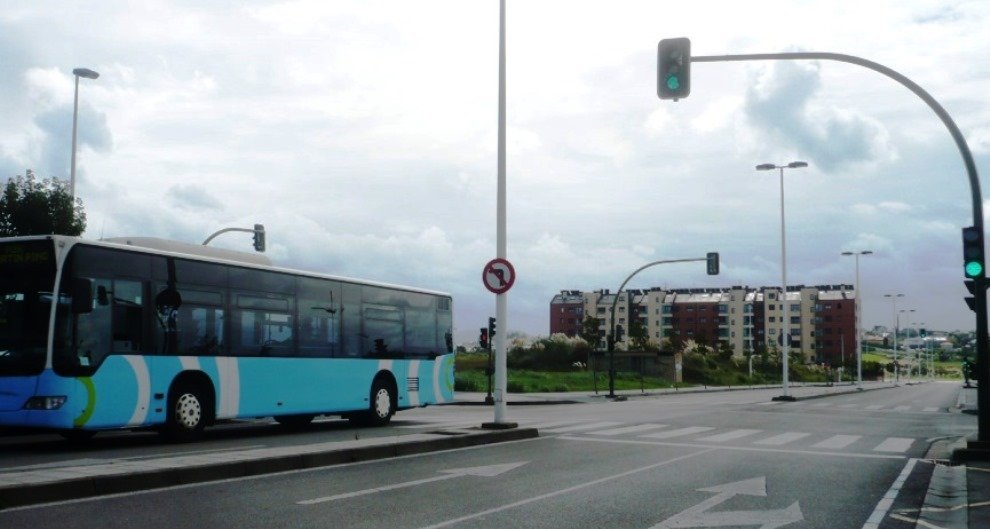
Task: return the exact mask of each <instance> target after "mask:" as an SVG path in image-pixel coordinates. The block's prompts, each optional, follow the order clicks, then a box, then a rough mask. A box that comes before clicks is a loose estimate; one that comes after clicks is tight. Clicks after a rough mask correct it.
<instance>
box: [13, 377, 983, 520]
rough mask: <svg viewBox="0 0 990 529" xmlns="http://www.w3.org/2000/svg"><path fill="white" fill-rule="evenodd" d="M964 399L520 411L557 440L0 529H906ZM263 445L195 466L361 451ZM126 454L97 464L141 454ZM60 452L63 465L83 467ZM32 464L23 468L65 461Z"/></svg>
mask: <svg viewBox="0 0 990 529" xmlns="http://www.w3.org/2000/svg"><path fill="white" fill-rule="evenodd" d="M958 392H959V385H958V384H942V383H934V384H922V385H914V386H905V387H898V388H891V389H883V390H877V391H868V392H863V393H858V394H853V395H844V396H832V397H827V398H822V399H811V400H806V401H799V402H796V403H777V402H772V401H770V400H769V399H770V397H771V396H773V395H776V394H779V390H775V391H774V390H769V391H752V392H749V391H747V392H733V393H711V394H695V395H678V396H664V397H659V398H642V399H630V400H629V401H626V402H608V401H604V399H602V400H600V401H596V402H593V403H588V404H577V405H557V406H525V407H510V408H509V415H510V419H511V420H514V421H518V422H520V423H521V424H524V425H527V426H529V425H532V426H536V427H538V428H539V429H540V432H541V437H540V438H538V439H534V440H528V441H518V442H512V443H505V444H498V445H491V446H484V447H479V448H473V449H462V450H455V451H449V452H440V453H433V454H427V455H420V456H411V457H406V458H398V459H390V460H381V461H376V462H367V463H358V464H352V465H344V466H337V467H330V468H322V469H313V470H308V471H297V472H290V473H283V474H278V475H269V476H262V477H256V478H249V479H238V480H229V481H225V482H217V483H208V484H201V485H195V486H185V487H181V488H173V489H166V490H158V491H148V492H143V493H132V494H127V495H121V496H116V497H105V498H99V499H93V500H85V501H76V502H67V503H62V504H50V505H43V506H36V507H30V508H24V509H12V510H8V511H3V512H0V527H4V528H11V529H13V528H21V527H24V528H27V527H32V528H34V527H64V528H71V527H106V528H114V527H134V526H142V527H145V528H155V527H163V528H164V527H168V528H174V529H178V528H186V527H188V528H198V527H239V528H255V527H257V528H262V527H264V528H268V527H293V528H296V527H348V528H350V527H356V528H357V527H396V528H425V527H472V528H474V527H493V528H494V527H500V528H502V527H567V528H585V527H586V528H596V529H597V528H601V527H609V528H626V527H628V528H637V529H638V528H643V529H665V528H674V527H762V528H764V529H770V528H773V527H788V528H792V527H793V528H811V527H815V528H829V529H834V528H843V527H849V528H861V527H871V528H872V527H880V528H884V529H889V528H894V529H897V528H901V527H905V528H906V527H913V525H908V524H906V523H904V522H901V521H898V520H897V519H895V518H892V517H891V516H889V515H890V513H893V512H897V513H910V512H911V510H912V509H917V508H918V507H919V506H920V503H921V499H922V497H923V495H924V493H925V489H926V486H927V476H928V475H929V474H930V473H931V469H932V465H931V464H930V463H928V462H925V461H923V460H920V458H923V457H924V456H925V454H926V452H927V451H928V449H929V447H930V445H931V443H932V442H933V441H935V440H936V439H937V438H940V437H959V436H963V435H966V434H969V433H971V432H973V431H975V428H976V421H975V417H973V416H971V415H964V414H960V413H957V412H955V411H954V410H953V408H954V406H955V403H956V398H957V395H958ZM397 419H398V420H397V421H396V423H395V425H394V426H393V427H390V428H388V429H385V433H382V434H387V432H388V431H392V432H403V433H408V432H409V431H415V430H418V429H436V428H438V427H442V426H453V425H469V424H476V423H480V422H481V421H485V420H490V419H491V410H490V409H488V408H479V407H445V408H432V409H425V410H415V411H411V412H406V413H404V414H400V415H399V416H398V417H397ZM251 428H254V429H255V430H251V429H250V428H249V429H247V430H245V431H240V433H236V432H238V431H239V430H237V429H236V428H235V429H233V431H234V432H235V433H226V434H223V435H221V436H220V438H219V439H210V440H208V441H207V442H205V443H200V444H199V445H197V446H195V448H196V449H200V450H211V449H222V448H219V447H220V446H222V445H224V444H225V443H234V444H238V443H240V444H247V443H255V444H257V443H271V442H289V443H293V442H305V441H304V440H305V439H309V436H313V435H321V436H326V435H351V434H352V433H353V430H347V429H344V428H343V427H342V426H341V427H337V426H336V425H334V427H333V428H330V427H322V428H323V429H324V430H321V427H320V426H317V429H316V431H315V432H313V431H311V432H307V433H304V434H296V435H277V434H269V435H262V436H261V437H259V433H260V432H265V431H272V430H271V429H268V430H266V429H264V428H261V427H258V426H252V427H251ZM137 437H140V436H133V437H132V439H133V438H137ZM113 439H115V438H114V437H110V442H108V443H107V445H106V446H101V445H96V447H95V448H89V449H88V450H91V452H89V456H97V457H116V456H119V455H120V454H119V453H118V451H121V450H123V451H124V452H127V451H128V450H138V449H139V448H140V447H138V448H135V447H133V446H126V447H120V446H117V445H115V442H114V441H113ZM62 446H63V450H62V451H61V455H62V457H70V458H73V459H78V458H79V454H78V453H76V454H72V453H68V455H67V454H66V453H65V450H64V445H62ZM184 448H185V449H189V448H190V447H189V446H186V447H184ZM143 449H146V450H159V449H161V450H166V449H172V447H163V446H160V445H156V444H150V445H147V446H145V447H144V448H143ZM19 450H20V452H19V455H18V456H17V458H19V460H20V462H24V461H25V460H26V459H31V458H32V457H34V458H38V457H42V458H43V457H54V458H56V459H57V456H58V455H59V454H52V453H43V454H40V455H39V454H31V453H30V450H28V449H27V448H25V447H21V448H20V449H19ZM25 458H26V459H25ZM4 459H6V458H4ZM50 464H57V463H54V462H53V463H50ZM888 494H890V495H892V497H893V496H896V501H894V502H893V503H892V504H889V505H888V504H885V503H884V502H882V501H881V500H882V499H883V498H884V496H885V495H888ZM871 520H872V522H871ZM873 522H875V524H874V525H870V524H871V523H873Z"/></svg>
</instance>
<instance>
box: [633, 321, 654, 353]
mask: <svg viewBox="0 0 990 529" xmlns="http://www.w3.org/2000/svg"><path fill="white" fill-rule="evenodd" d="M629 343H630V344H631V345H632V349H634V350H637V351H646V350H648V349H649V348H650V332H649V329H647V328H646V326H645V325H643V324H642V323H641V322H640V321H639V319H638V318H637V319H634V320H632V321H631V322H630V323H629Z"/></svg>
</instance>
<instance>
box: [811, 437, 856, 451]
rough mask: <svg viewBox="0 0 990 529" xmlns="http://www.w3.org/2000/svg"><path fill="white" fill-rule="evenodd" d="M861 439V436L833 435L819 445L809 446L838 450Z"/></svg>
mask: <svg viewBox="0 0 990 529" xmlns="http://www.w3.org/2000/svg"><path fill="white" fill-rule="evenodd" d="M861 438H862V436H860V435H833V436H832V437H829V438H828V439H826V440H824V441H822V442H820V443H817V444H814V445H811V447H812V448H825V449H828V450H839V449H841V448H845V447H847V446H849V445H851V444H853V443H855V442H856V441H859V440H860V439H861Z"/></svg>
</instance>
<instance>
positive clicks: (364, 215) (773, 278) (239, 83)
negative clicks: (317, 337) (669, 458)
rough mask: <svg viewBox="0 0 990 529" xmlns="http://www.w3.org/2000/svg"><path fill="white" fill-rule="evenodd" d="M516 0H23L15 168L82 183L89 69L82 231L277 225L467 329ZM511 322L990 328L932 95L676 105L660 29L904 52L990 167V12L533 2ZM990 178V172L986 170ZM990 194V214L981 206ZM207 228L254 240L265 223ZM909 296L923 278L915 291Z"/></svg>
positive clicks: (284, 246) (525, 40) (817, 94)
mask: <svg viewBox="0 0 990 529" xmlns="http://www.w3.org/2000/svg"><path fill="white" fill-rule="evenodd" d="M498 11H499V7H498V2H496V1H494V0H487V1H480V0H470V1H468V0H459V1H457V0H454V1H441V0H422V1H386V0H378V1H376V0H365V1H338V0H333V1H327V0H289V1H262V0H142V1H140V2H134V1H132V0H105V1H101V2H82V1H75V0H5V1H4V2H3V3H2V4H0V76H2V77H3V79H4V82H3V83H2V84H0V116H3V117H4V119H3V120H2V122H0V182H2V181H3V180H4V179H5V178H9V177H13V176H15V175H22V174H24V171H25V170H27V169H31V170H33V171H35V173H37V174H38V175H39V176H43V177H56V178H66V179H67V178H68V175H69V164H70V154H71V153H70V150H71V131H72V111H73V83H74V80H73V76H72V69H73V68H77V67H85V68H90V69H93V70H96V71H97V72H99V73H100V77H99V79H96V80H89V79H82V80H81V82H80V87H79V122H78V123H79V129H78V145H79V147H78V152H77V156H78V158H77V184H76V186H77V194H78V196H79V197H80V198H82V200H83V202H84V205H85V211H86V214H87V218H88V227H87V230H86V232H85V234H84V236H85V237H87V238H93V239H98V238H101V237H121V236H151V237H163V238H169V239H176V240H181V241H185V242H192V243H200V242H202V241H203V240H204V239H206V237H208V236H209V235H210V234H211V233H213V232H215V231H216V230H219V229H222V228H226V227H247V228H250V227H252V226H253V225H254V224H255V223H260V224H264V226H265V228H266V232H267V239H268V252H267V253H268V255H269V256H270V257H271V258H272V259H273V260H274V261H275V262H276V263H277V264H279V265H282V266H287V267H291V268H298V269H304V270H313V271H319V272H323V273H329V274H335V275H341V276H346V277H356V278H362V279H369V280H374V281H383V282H389V283H398V284H405V285H411V286H417V287H423V288H428V289H432V290H440V291H445V292H449V293H451V294H452V295H453V297H454V311H455V313H454V319H455V337H456V339H457V341H458V342H467V341H471V340H474V339H475V338H476V336H477V330H478V328H479V327H482V326H485V325H486V324H487V318H488V316H492V315H494V313H495V296H494V295H493V294H491V293H489V292H488V291H487V290H485V288H484V286H483V285H482V281H481V270H482V267H483V266H484V264H485V263H486V262H487V261H489V260H490V259H492V258H494V257H495V254H496V247H495V241H496V185H497V158H496V156H497V131H498V14H499V13H498ZM506 27H507V29H506V31H507V42H508V45H507V144H508V148H507V188H508V197H507V208H508V213H507V219H508V229H507V238H508V251H507V257H508V259H509V260H510V261H511V262H512V263H513V265H514V267H515V270H516V272H517V280H516V282H515V284H514V286H513V287H512V289H511V290H510V291H509V293H508V307H509V312H508V318H507V319H508V321H507V322H501V323H500V324H499V330H500V331H508V332H510V333H511V332H522V333H525V334H528V335H531V336H540V335H543V336H545V335H547V334H548V333H549V303H550V300H551V299H552V297H553V296H554V295H555V294H556V293H559V291H561V290H584V291H591V290H597V289H602V288H608V289H612V290H615V289H616V288H618V286H619V284H620V283H621V282H622V281H623V280H624V279H625V278H626V276H628V275H629V274H630V273H631V272H632V271H633V270H635V269H637V268H639V267H640V266H642V265H644V264H646V263H649V262H652V261H657V260H663V259H685V258H694V257H704V256H705V254H706V253H707V252H710V251H718V252H719V253H720V255H721V273H720V275H718V276H708V275H706V273H705V265H704V263H703V262H699V263H684V264H672V265H663V266H658V267H654V268H651V269H648V270H646V271H644V272H642V273H641V274H639V275H638V276H637V277H636V278H635V279H633V280H632V281H631V282H630V284H629V288H650V287H665V288H697V287H713V288H714V287H729V286H736V285H741V286H750V287H754V288H758V287H761V286H773V285H779V283H780V271H781V270H780V264H781V263H780V257H781V255H780V251H781V248H780V242H781V237H780V176H779V173H778V172H776V171H771V172H762V171H759V172H758V171H756V170H755V166H756V165H758V164H761V163H775V164H786V163H788V162H790V161H794V160H800V161H805V162H807V163H808V167H807V168H803V169H793V170H788V171H786V172H785V175H784V188H785V191H784V193H785V200H784V202H785V208H786V217H785V218H786V233H787V273H788V282H789V283H790V284H792V285H799V284H804V285H822V284H840V283H845V284H852V283H854V281H855V266H854V260H853V259H852V258H850V257H842V256H840V254H841V252H843V251H861V250H871V251H873V252H874V253H873V255H869V256H864V257H862V258H861V259H860V263H859V267H860V286H861V292H862V307H863V324H864V326H865V327H867V328H869V327H872V326H874V325H886V326H891V325H892V323H893V320H894V319H895V315H900V313H899V311H901V310H904V311H910V310H914V311H915V312H906V313H904V314H903V315H900V316H901V317H900V320H901V325H902V326H906V325H914V326H919V325H922V324H923V326H924V327H927V328H930V329H941V330H955V329H960V330H967V329H972V328H973V327H974V326H975V324H974V318H973V314H972V312H970V311H969V309H968V308H967V307H966V304H965V302H964V301H963V299H962V298H963V297H964V296H965V295H967V294H966V290H965V287H964V285H963V274H962V248H961V232H960V229H961V228H962V227H964V226H968V225H971V224H972V221H973V210H972V203H973V199H972V195H971V189H970V184H969V180H968V177H967V173H966V170H965V167H964V165H963V162H962V158H961V156H960V153H959V150H958V149H957V147H956V145H955V143H954V142H953V141H952V138H951V136H950V134H949V133H948V131H947V130H946V128H945V127H944V126H943V125H942V124H941V123H940V122H939V120H938V119H937V117H936V116H935V114H934V113H933V112H932V111H931V110H930V109H929V108H928V107H927V106H926V105H925V104H924V103H923V102H922V101H921V100H920V99H919V98H918V97H916V96H915V95H913V94H912V93H910V92H909V91H908V90H907V89H905V88H904V87H902V86H900V85H899V84H897V83H895V82H894V81H892V80H890V79H888V78H886V77H883V76H881V75H880V74H878V73H875V72H872V71H870V70H867V69H865V68H862V67H859V66H855V65H851V64H845V63H840V62H834V61H759V62H756V61H750V62H712V63H694V64H693V65H692V79H691V86H692V88H691V94H690V96H689V97H688V98H686V99H682V100H680V101H677V102H673V101H661V100H659V99H658V98H657V95H656V78H657V72H656V60H657V57H656V54H657V43H658V41H659V40H660V39H662V38H670V37H688V38H690V39H691V42H692V54H693V55H694V56H705V55H728V54H754V53H779V52H794V51H818V52H834V53H843V54H848V55H854V56H858V57H862V58H865V59H869V60H871V61H874V62H877V63H880V64H883V65H884V66H887V67H890V68H893V69H894V70H897V71H899V72H900V73H902V74H904V75H906V76H907V77H909V78H910V79H912V80H913V81H914V82H916V83H917V84H919V85H920V86H921V87H923V88H924V89H925V90H927V91H928V92H929V93H930V94H931V95H932V96H933V97H934V98H935V99H936V100H937V101H939V102H940V104H941V105H942V106H943V107H944V108H945V109H946V110H947V111H948V113H949V114H950V115H951V116H952V117H953V119H954V120H955V122H956V124H957V125H958V127H959V128H960V130H961V131H962V133H963V136H964V137H965V139H966V140H967V142H968V145H969V148H970V149H971V150H972V153H973V156H974V157H975V161H976V167H977V170H978V171H979V173H980V174H981V175H985V174H987V172H988V171H990V163H988V162H990V97H988V96H987V94H990V61H988V60H987V57H990V33H987V31H986V28H987V27H990V2H985V1H970V2H966V1H922V0H913V1H912V0H891V1H882V0H878V1H873V0H871V1H862V0H856V1H847V0H826V1H819V0H786V1H759V0H754V1H751V2H727V1H725V2H723V1H717V2H715V1H705V0H697V1H692V2H659V1H655V0H654V1H638V0H637V1H634V0H609V1H607V2H606V1H580V0H567V1H564V0H560V1H557V0H529V1H526V2H521V1H516V0H508V2H507V15H506ZM983 178H985V177H981V181H985V180H983ZM984 207H985V208H986V206H984ZM211 244H212V245H216V246H221V247H225V248H232V249H240V250H245V251H251V249H252V246H251V236H250V235H249V234H243V233H236V232H235V233H229V234H225V235H222V236H220V237H218V238H217V239H216V240H215V241H214V242H213V243H211ZM884 294H904V296H903V297H901V298H898V301H897V305H896V306H895V305H893V304H892V303H891V302H890V301H889V299H888V298H885V297H884Z"/></svg>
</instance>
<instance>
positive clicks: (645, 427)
mask: <svg viewBox="0 0 990 529" xmlns="http://www.w3.org/2000/svg"><path fill="white" fill-rule="evenodd" d="M666 426H667V425H666V424H637V425H634V426H626V427H623V428H610V429H608V430H598V431H597V432H588V433H589V434H591V435H625V434H628V433H640V432H648V431H650V430H659V429H660V428H665V427H666Z"/></svg>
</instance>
